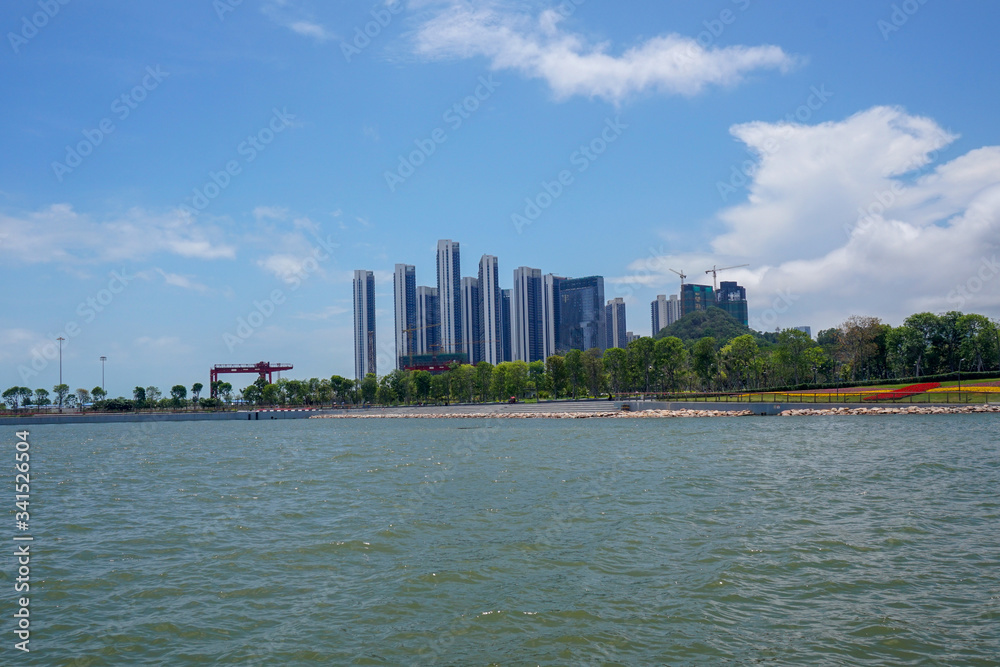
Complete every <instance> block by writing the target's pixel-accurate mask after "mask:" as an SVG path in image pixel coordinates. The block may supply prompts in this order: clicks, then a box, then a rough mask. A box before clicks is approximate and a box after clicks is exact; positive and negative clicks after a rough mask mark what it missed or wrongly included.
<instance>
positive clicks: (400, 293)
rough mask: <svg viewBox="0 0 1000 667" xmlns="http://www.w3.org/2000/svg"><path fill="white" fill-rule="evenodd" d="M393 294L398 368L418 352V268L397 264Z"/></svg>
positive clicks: (393, 279) (393, 280) (393, 277)
mask: <svg viewBox="0 0 1000 667" xmlns="http://www.w3.org/2000/svg"><path fill="white" fill-rule="evenodd" d="M392 296H393V302H394V309H393V310H394V312H395V317H396V327H395V328H396V368H403V365H404V364H405V359H406V358H407V357H409V356H410V355H413V354H416V353H417V347H416V342H417V269H416V267H414V266H411V265H409V264H397V265H396V270H395V272H394V273H393V275H392Z"/></svg>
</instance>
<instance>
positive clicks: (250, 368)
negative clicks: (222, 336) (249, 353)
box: [208, 361, 292, 398]
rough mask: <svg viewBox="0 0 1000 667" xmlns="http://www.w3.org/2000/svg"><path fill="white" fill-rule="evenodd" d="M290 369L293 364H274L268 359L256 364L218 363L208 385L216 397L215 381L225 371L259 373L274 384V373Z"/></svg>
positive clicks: (213, 368)
mask: <svg viewBox="0 0 1000 667" xmlns="http://www.w3.org/2000/svg"><path fill="white" fill-rule="evenodd" d="M290 370H292V365H291V364H272V363H269V362H266V361H259V362H257V363H256V364H216V365H215V366H212V371H211V378H212V379H211V381H210V383H209V385H208V386H209V387H211V388H212V398H216V395H215V394H216V391H215V387H216V385H215V383H216V382H217V381H218V380H219V375H221V374H223V373H257V375H258V376H260V377H262V378H267V383H268V384H272V381H271V380H272V375H271V374H272V373H280V372H281V371H290Z"/></svg>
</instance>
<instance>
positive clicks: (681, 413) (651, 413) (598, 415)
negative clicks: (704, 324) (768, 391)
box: [310, 410, 753, 419]
mask: <svg viewBox="0 0 1000 667" xmlns="http://www.w3.org/2000/svg"><path fill="white" fill-rule="evenodd" d="M752 415H753V413H752V412H750V411H735V410H642V411H635V412H622V411H614V412H465V413H451V414H449V413H427V414H413V413H409V414H393V413H391V412H387V413H385V414H359V415H350V414H346V415H316V416H314V417H310V419H648V418H652V417H749V416H752Z"/></svg>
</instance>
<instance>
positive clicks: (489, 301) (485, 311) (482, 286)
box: [477, 255, 510, 366]
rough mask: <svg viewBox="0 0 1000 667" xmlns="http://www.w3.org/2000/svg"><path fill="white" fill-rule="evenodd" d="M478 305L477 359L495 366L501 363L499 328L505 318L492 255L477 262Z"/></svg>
mask: <svg viewBox="0 0 1000 667" xmlns="http://www.w3.org/2000/svg"><path fill="white" fill-rule="evenodd" d="M479 303H480V307H479V312H480V314H479V318H480V320H479V321H480V328H481V330H482V335H481V337H480V341H481V342H480V345H479V348H480V352H479V354H478V355H477V358H478V359H479V361H486V362H489V363H491V364H493V365H494V366H496V365H497V364H499V363H500V362H501V361H503V336H502V335H501V331H500V327H501V326H503V323H504V321H505V318H504V317H502V315H501V311H500V309H501V307H502V299H501V290H500V275H499V272H498V268H497V258H496V257H494V256H493V255H483V257H482V259H480V260H479ZM507 338H508V339H509V338H510V336H508V337H507Z"/></svg>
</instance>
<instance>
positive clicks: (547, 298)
mask: <svg viewBox="0 0 1000 667" xmlns="http://www.w3.org/2000/svg"><path fill="white" fill-rule="evenodd" d="M565 280H566V279H565V278H563V277H561V276H556V275H553V274H551V273H549V274H547V275H545V276H544V277H543V278H542V329H543V330H544V332H545V337H544V338H543V339H542V345H543V349H542V358H543V359H548V358H549V357H551V356H552V355H553V354H555V353H556V336H557V334H558V332H559V286H560V285H561V284H562V283H563V282H564V281H565Z"/></svg>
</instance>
